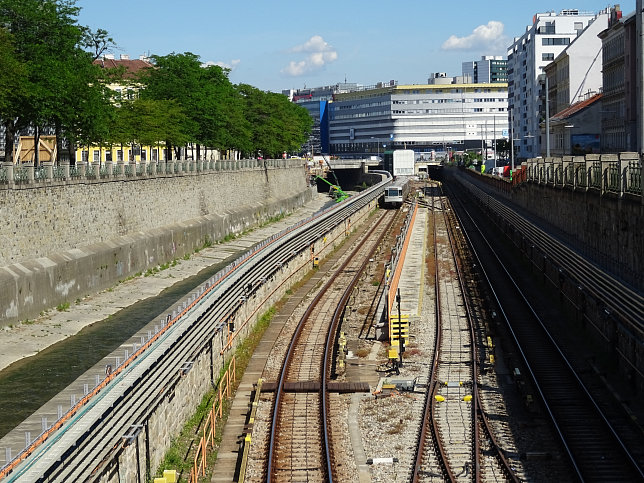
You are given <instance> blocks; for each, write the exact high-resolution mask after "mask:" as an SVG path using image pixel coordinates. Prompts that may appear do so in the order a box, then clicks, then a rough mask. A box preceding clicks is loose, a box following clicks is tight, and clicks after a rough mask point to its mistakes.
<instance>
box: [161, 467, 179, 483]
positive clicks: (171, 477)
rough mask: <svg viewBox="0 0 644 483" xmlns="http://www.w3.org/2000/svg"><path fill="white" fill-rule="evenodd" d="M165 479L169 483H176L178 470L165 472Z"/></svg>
mask: <svg viewBox="0 0 644 483" xmlns="http://www.w3.org/2000/svg"><path fill="white" fill-rule="evenodd" d="M163 477H164V478H165V479H166V481H167V483H176V481H177V470H163Z"/></svg>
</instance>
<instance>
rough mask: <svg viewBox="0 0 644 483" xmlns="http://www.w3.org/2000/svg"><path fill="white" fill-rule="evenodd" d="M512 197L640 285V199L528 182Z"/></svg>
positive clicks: (643, 265)
mask: <svg viewBox="0 0 644 483" xmlns="http://www.w3.org/2000/svg"><path fill="white" fill-rule="evenodd" d="M511 200H512V201H513V202H514V203H516V204H518V205H519V206H521V207H522V208H524V209H526V210H528V211H529V212H531V213H533V214H535V215H537V216H538V217H540V218H542V219H543V220H545V221H547V222H548V223H551V224H552V225H554V226H556V227H557V228H559V229H560V230H562V231H563V232H564V233H565V236H566V238H567V239H566V241H567V242H569V243H571V244H572V245H573V246H575V245H577V246H579V245H580V242H581V244H582V246H585V247H584V248H583V249H582V251H584V252H585V254H587V255H588V256H590V257H591V258H593V259H595V260H597V261H598V262H599V263H601V264H602V265H604V266H606V267H609V268H610V269H611V270H615V271H617V272H620V273H621V274H622V275H623V276H624V278H625V279H627V280H628V281H629V282H630V283H631V284H633V285H637V284H638V283H639V284H640V286H641V279H640V278H639V277H640V276H641V273H643V271H644V253H643V252H642V246H644V231H643V230H642V226H644V207H643V205H642V204H641V202H640V200H632V199H629V198H617V197H614V196H598V194H597V193H594V192H591V191H585V192H582V191H572V190H567V189H553V188H550V187H548V186H544V185H536V184H527V185H525V186H523V187H521V188H520V189H518V190H513V191H512V196H511Z"/></svg>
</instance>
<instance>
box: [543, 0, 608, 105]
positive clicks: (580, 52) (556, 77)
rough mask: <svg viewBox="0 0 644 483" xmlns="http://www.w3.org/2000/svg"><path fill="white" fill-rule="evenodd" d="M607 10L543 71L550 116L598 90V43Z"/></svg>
mask: <svg viewBox="0 0 644 483" xmlns="http://www.w3.org/2000/svg"><path fill="white" fill-rule="evenodd" d="M608 17H609V10H608V9H606V10H603V11H601V12H599V14H597V17H596V18H595V19H594V20H593V21H592V22H590V23H589V24H588V26H587V27H586V28H585V29H584V30H582V31H581V32H579V34H578V35H577V37H575V38H574V39H572V41H571V43H570V45H568V46H567V47H566V48H564V50H563V51H562V52H561V53H560V54H559V55H557V57H555V60H554V61H552V62H551V63H550V64H548V65H547V66H546V67H545V68H544V71H545V74H546V75H547V76H548V87H549V89H548V100H549V105H550V114H551V115H552V114H553V113H556V112H560V111H562V110H564V109H566V108H567V107H569V106H570V105H571V104H575V103H577V102H579V101H582V100H584V99H587V98H589V97H591V96H593V95H595V94H597V93H599V92H601V90H602V83H603V81H602V41H601V39H600V38H599V34H600V33H601V32H602V31H603V30H605V29H606V28H607V27H608Z"/></svg>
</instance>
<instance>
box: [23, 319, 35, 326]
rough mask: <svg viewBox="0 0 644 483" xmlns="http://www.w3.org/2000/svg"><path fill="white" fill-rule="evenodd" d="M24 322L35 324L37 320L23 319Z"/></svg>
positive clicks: (25, 323)
mask: <svg viewBox="0 0 644 483" xmlns="http://www.w3.org/2000/svg"><path fill="white" fill-rule="evenodd" d="M22 323H23V324H24V325H33V324H35V323H36V321H35V320H29V319H25V320H23V321H22Z"/></svg>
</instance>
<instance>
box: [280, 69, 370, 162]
mask: <svg viewBox="0 0 644 483" xmlns="http://www.w3.org/2000/svg"><path fill="white" fill-rule="evenodd" d="M359 88H360V86H359V85H358V84H355V83H347V82H343V83H342V82H340V83H337V84H335V85H332V86H323V87H313V88H309V89H307V88H304V89H286V90H282V94H284V95H285V96H286V97H288V98H289V99H290V100H291V102H294V103H296V104H299V105H300V106H302V107H304V108H306V110H307V111H309V115H310V116H311V117H312V118H313V127H312V128H311V134H310V135H309V140H308V143H307V145H306V146H303V148H302V149H303V151H306V152H307V153H309V154H310V155H311V156H314V155H316V154H329V130H328V126H329V121H328V104H329V102H331V101H332V100H333V96H334V95H335V94H341V93H343V92H352V91H355V90H357V89H359Z"/></svg>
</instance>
